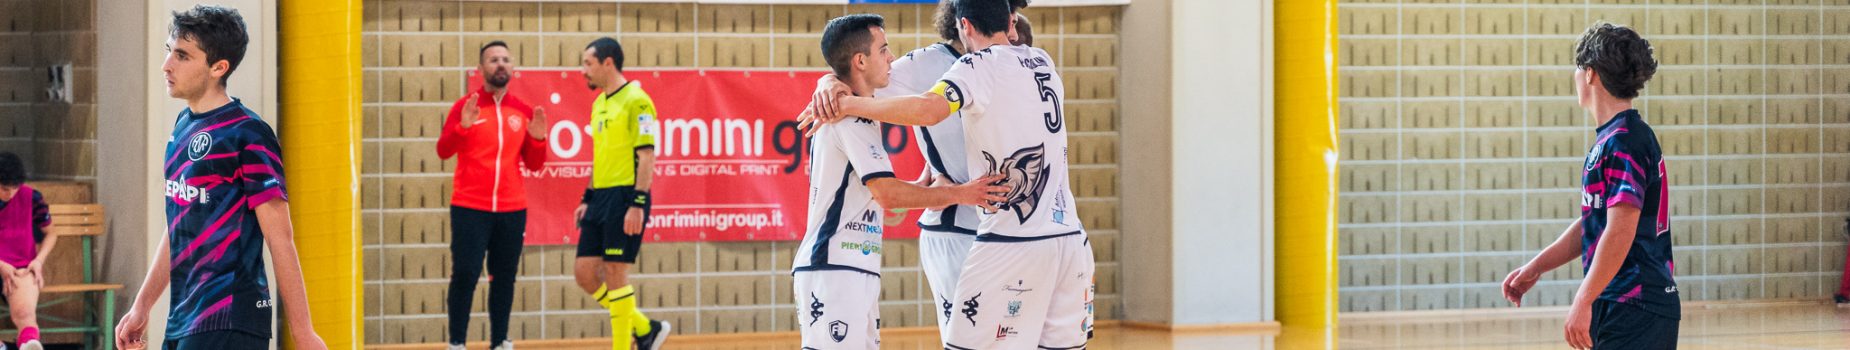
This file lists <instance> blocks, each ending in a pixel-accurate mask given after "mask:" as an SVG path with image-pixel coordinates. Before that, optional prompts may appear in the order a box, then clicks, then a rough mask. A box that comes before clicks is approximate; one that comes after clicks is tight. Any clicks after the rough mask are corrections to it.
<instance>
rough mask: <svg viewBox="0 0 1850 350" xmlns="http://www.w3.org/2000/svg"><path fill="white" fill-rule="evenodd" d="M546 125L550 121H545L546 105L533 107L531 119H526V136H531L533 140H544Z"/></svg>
mask: <svg viewBox="0 0 1850 350" xmlns="http://www.w3.org/2000/svg"><path fill="white" fill-rule="evenodd" d="M547 125H551V123H548V122H547V121H546V107H533V120H530V121H527V136H532V137H533V139H535V140H545V139H546V127H547Z"/></svg>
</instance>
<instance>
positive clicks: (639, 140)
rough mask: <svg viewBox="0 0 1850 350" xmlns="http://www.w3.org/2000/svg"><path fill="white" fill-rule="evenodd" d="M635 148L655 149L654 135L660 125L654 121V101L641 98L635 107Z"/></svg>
mask: <svg viewBox="0 0 1850 350" xmlns="http://www.w3.org/2000/svg"><path fill="white" fill-rule="evenodd" d="M635 114H636V120H635V123H634V124H631V125H635V129H636V148H644V147H655V134H656V133H657V132H658V130H660V129H661V128H660V125H661V123H660V122H658V121H656V117H655V116H656V115H655V101H653V100H650V99H648V98H643V99H642V101H641V103H640V104H638V105H637V106H636V113H635Z"/></svg>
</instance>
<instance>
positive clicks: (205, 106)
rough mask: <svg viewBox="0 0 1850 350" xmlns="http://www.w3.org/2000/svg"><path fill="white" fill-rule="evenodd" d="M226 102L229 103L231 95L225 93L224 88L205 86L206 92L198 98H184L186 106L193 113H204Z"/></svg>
mask: <svg viewBox="0 0 1850 350" xmlns="http://www.w3.org/2000/svg"><path fill="white" fill-rule="evenodd" d="M228 104H231V95H226V94H225V89H224V88H206V93H204V94H200V95H199V97H198V98H194V99H189V100H186V108H187V109H188V110H191V111H192V112H193V113H205V112H208V111H211V110H214V109H218V108H219V107H224V106H225V105H228Z"/></svg>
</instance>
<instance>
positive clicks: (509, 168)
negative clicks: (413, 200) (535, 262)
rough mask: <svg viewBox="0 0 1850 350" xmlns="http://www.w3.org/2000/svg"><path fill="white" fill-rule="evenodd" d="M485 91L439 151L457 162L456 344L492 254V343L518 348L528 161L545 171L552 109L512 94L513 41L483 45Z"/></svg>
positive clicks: (455, 116) (449, 125) (459, 116)
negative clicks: (511, 319) (510, 334)
mask: <svg viewBox="0 0 1850 350" xmlns="http://www.w3.org/2000/svg"><path fill="white" fill-rule="evenodd" d="M479 53H480V55H481V59H480V60H481V62H480V64H479V65H478V66H477V69H478V72H480V74H481V76H482V89H481V90H477V91H473V92H470V93H469V94H468V95H466V96H463V97H462V99H461V100H459V101H456V104H455V105H453V106H450V115H449V117H448V118H445V119H444V121H443V135H442V136H440V137H438V138H437V156H438V157H441V158H444V159H449V158H450V157H452V156H455V157H456V158H457V160H456V178H455V181H454V185H455V186H456V189H455V191H452V197H451V198H450V230H451V231H450V257H451V258H454V259H455V262H454V264H452V265H451V266H453V267H454V269H453V270H452V271H451V274H450V291H449V314H450V348H451V349H461V348H462V344H463V342H464V341H465V340H467V339H468V337H469V310H470V309H472V308H473V305H471V304H472V302H473V301H474V296H475V283H476V280H477V279H479V278H481V276H482V255H483V253H484V252H486V253H487V255H488V322H489V344H493V346H494V349H495V350H503V349H512V348H513V342H511V341H509V340H508V339H507V327H508V326H507V323H508V312H509V311H510V308H511V307H512V306H513V303H514V278H515V275H517V274H519V271H520V251H521V246H522V244H523V242H524V240H523V237H524V236H525V235H526V228H527V190H526V185H525V184H524V183H523V182H522V180H521V174H520V166H521V165H523V164H524V165H525V166H526V168H527V169H534V170H538V169H540V167H542V166H544V165H545V162H546V126H547V125H548V123H547V122H546V112H545V110H543V109H541V108H533V107H529V106H527V104H526V103H523V102H521V101H520V99H517V98H514V96H513V95H509V94H508V93H507V83H508V80H510V79H512V78H513V74H514V61H513V58H512V57H511V55H510V54H509V53H508V47H507V43H504V42H501V41H493V42H489V43H488V44H486V45H482V49H481V51H480V52H479Z"/></svg>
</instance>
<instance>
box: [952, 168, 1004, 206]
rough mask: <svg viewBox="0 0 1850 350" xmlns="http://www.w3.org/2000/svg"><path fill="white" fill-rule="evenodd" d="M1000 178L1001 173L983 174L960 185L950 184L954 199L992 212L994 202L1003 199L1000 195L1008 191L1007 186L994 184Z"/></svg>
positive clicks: (1000, 179) (1001, 176) (958, 202)
mask: <svg viewBox="0 0 1850 350" xmlns="http://www.w3.org/2000/svg"><path fill="white" fill-rule="evenodd" d="M1002 178H1003V175H1001V174H995V175H989V176H984V177H982V178H979V179H976V180H974V181H970V182H968V183H964V184H962V185H956V186H951V190H952V192H953V193H954V196H955V197H954V199H955V200H956V202H955V203H956V204H962V205H974V206H978V207H982V208H983V210H988V211H991V212H994V211H995V210H996V206H995V204H994V203H997V202H1001V201H1003V200H1005V198H1003V197H1002V195H1003V194H1007V193H1008V192H1009V187H1008V186H999V185H996V182H997V181H1002Z"/></svg>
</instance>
